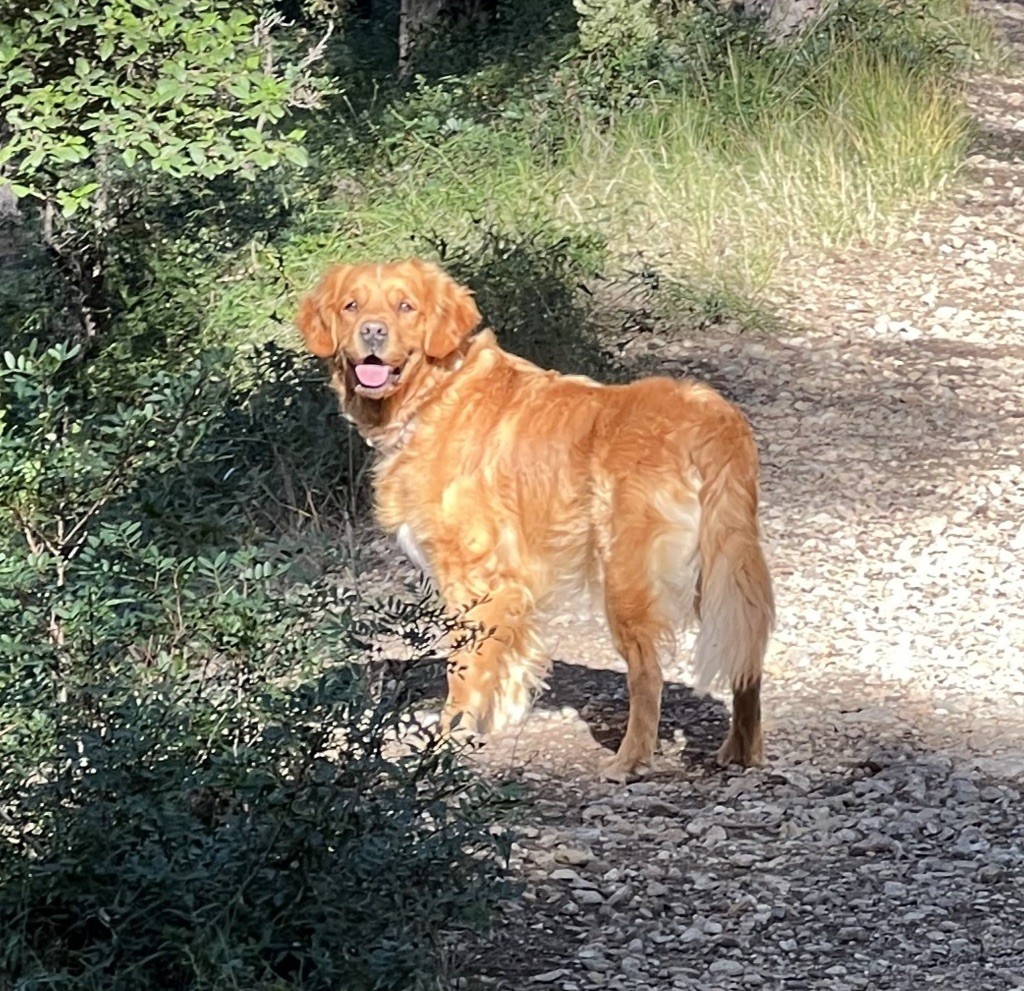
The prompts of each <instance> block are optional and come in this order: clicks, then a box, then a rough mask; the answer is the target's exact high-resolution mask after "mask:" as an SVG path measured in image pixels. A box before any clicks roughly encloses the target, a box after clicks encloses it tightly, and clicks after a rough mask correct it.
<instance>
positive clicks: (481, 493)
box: [296, 259, 774, 780]
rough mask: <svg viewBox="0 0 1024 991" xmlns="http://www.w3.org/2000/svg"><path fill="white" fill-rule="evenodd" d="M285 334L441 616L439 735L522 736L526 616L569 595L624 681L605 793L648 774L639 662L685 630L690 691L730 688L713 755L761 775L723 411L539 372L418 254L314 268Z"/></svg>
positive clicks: (542, 663) (744, 502)
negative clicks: (345, 432) (343, 426)
mask: <svg viewBox="0 0 1024 991" xmlns="http://www.w3.org/2000/svg"><path fill="white" fill-rule="evenodd" d="M296 323H297V325H298V327H299V329H300V331H301V332H302V335H303V337H304V338H305V342H306V346H307V347H308V349H309V350H310V351H311V352H312V353H313V354H314V355H317V356H319V357H320V358H323V359H325V360H326V362H327V365H328V368H329V372H330V382H331V385H332V387H333V388H334V390H335V391H336V392H337V394H338V398H339V400H340V403H341V410H342V412H343V414H344V415H345V416H346V417H347V419H348V420H349V421H350V422H352V423H353V424H354V425H355V427H356V429H357V430H358V431H359V433H360V434H361V435H362V437H363V438H364V439H365V440H366V441H367V442H368V443H369V444H370V445H371V446H372V447H373V448H375V449H376V452H377V454H376V459H375V465H374V469H373V483H374V493H375V500H376V511H377V517H378V519H379V521H380V523H381V524H382V526H383V527H384V529H385V530H387V531H389V532H391V533H393V534H395V535H396V536H397V538H398V541H399V543H400V544H401V545H402V547H403V548H404V550H405V551H406V552H407V553H408V554H409V556H410V557H411V558H412V559H413V560H414V561H416V562H417V563H418V564H420V565H421V566H422V567H424V568H425V569H426V570H427V571H429V573H430V574H431V575H432V576H433V578H434V580H435V581H436V583H437V585H438V586H439V588H440V591H441V593H442V595H443V596H444V599H445V601H446V603H447V607H448V608H449V609H450V610H451V612H452V614H453V616H454V617H456V618H457V620H458V623H459V628H460V630H461V631H462V632H461V633H460V634H459V635H457V636H455V637H454V638H453V643H452V645H451V654H450V658H449V661H448V667H447V681H448V697H447V701H446V703H445V706H444V710H443V713H442V727H443V728H444V729H445V730H446V731H450V730H451V729H453V728H458V729H459V731H460V732H463V731H464V732H466V733H470V734H485V733H488V732H494V731H497V730H500V729H502V728H503V727H506V726H509V725H513V724H515V723H516V722H518V721H520V720H522V719H523V718H524V717H525V715H526V713H527V712H528V711H529V707H530V705H531V704H532V701H533V698H534V696H535V695H536V693H537V692H538V691H540V690H541V689H542V688H544V687H545V684H544V682H545V678H546V676H547V673H548V669H549V665H550V660H549V658H548V655H547V654H546V653H545V651H544V646H543V642H542V640H541V637H540V633H539V620H540V617H541V616H542V614H543V613H544V612H545V610H546V609H548V608H550V607H551V606H552V604H553V603H556V602H557V600H558V597H559V596H560V595H565V594H566V593H573V592H577V591H581V590H583V589H584V588H590V589H591V590H592V591H594V592H596V593H597V594H598V595H600V596H602V597H603V606H604V612H605V615H606V617H607V621H608V627H609V630H610V632H611V636H612V639H613V641H614V644H615V647H616V648H617V650H618V652H619V653H620V654H621V655H622V657H623V658H624V659H625V662H626V665H627V682H628V687H629V717H628V720H627V725H626V731H625V735H624V737H623V739H622V743H621V746H620V747H619V749H618V751H617V753H616V754H615V755H614V757H612V758H610V759H609V760H608V761H607V762H606V765H605V766H604V773H605V775H606V776H607V777H609V778H612V779H617V780H625V779H628V778H629V777H631V776H633V775H635V774H637V773H638V772H640V771H641V770H642V769H643V768H644V767H645V766H647V765H649V763H650V761H651V759H652V756H653V754H654V750H655V747H656V745H657V742H658V723H659V719H660V711H661V694H662V682H663V678H662V673H661V667H660V663H659V655H661V654H663V653H664V652H665V651H666V650H669V649H671V647H672V643H673V633H674V632H675V631H677V630H679V629H680V628H683V627H685V626H686V625H687V624H689V623H691V622H693V621H694V620H697V621H699V624H700V626H699V632H698V636H697V640H696V646H695V649H694V667H695V671H696V682H697V685H698V688H700V689H706V688H707V687H708V686H710V685H711V684H712V683H713V682H715V681H717V680H723V681H728V682H729V683H730V684H731V688H732V719H731V723H730V728H729V732H728V734H727V736H726V738H725V741H724V742H723V743H722V745H721V748H720V749H719V751H718V754H717V756H718V760H719V762H720V763H723V764H733V763H736V764H742V765H751V764H757V763H759V762H760V761H761V757H762V732H761V703H760V693H761V676H762V663H763V658H764V653H765V650H766V647H767V643H768V638H769V635H770V632H771V629H772V626H773V623H774V602H773V595H772V584H771V578H770V575H769V571H768V567H767V564H766V562H765V558H764V554H763V552H762V548H761V542H760V539H759V528H758V520H757V506H758V456H757V448H756V446H755V443H754V438H753V434H752V432H751V429H750V427H749V425H748V423H747V420H746V418H745V417H744V415H743V414H742V413H741V412H740V411H739V410H738V409H737V408H736V407H735V406H733V405H732V404H731V403H730V402H728V401H727V400H726V399H725V398H724V397H722V396H721V395H720V394H719V393H717V392H716V391H714V390H713V389H711V388H710V387H708V386H706V385H703V384H700V383H697V382H691V381H674V380H672V379H668V378H645V379H640V380H638V381H635V382H633V383H631V384H627V385H602V384H600V383H598V382H595V381H593V380H591V379H589V378H584V377H581V376H573V375H563V374H560V373H558V372H555V371H546V370H544V369H541V368H539V367H537V366H536V365H534V364H532V363H530V362H529V361H526V360H525V359H523V358H520V357H516V356H515V355H512V354H510V353H508V352H506V351H504V350H502V348H501V347H500V346H499V345H498V342H497V339H496V337H495V335H494V333H493V332H492V331H491V330H489V329H480V324H481V316H480V312H479V310H478V309H477V306H476V303H475V301H474V299H473V295H472V293H471V292H470V290H469V289H467V288H466V287H464V286H462V285H459V284H458V283H456V282H455V281H454V280H453V279H452V278H450V277H449V276H448V275H447V274H446V273H444V272H443V271H442V270H441V269H439V268H438V267H436V266H434V265H433V264H431V263H428V262H425V261H421V260H417V259H413V260H408V261H399V262H392V263H389V264H362V265H337V266H334V267H332V268H329V269H328V270H327V271H326V272H325V274H324V275H323V277H322V279H321V280H320V283H319V285H318V286H317V287H316V288H315V289H314V290H313V291H312V292H310V293H309V294H307V295H306V296H304V297H303V298H302V300H301V302H300V305H299V309H298V313H297V316H296Z"/></svg>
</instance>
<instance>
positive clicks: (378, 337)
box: [359, 320, 388, 347]
mask: <svg viewBox="0 0 1024 991" xmlns="http://www.w3.org/2000/svg"><path fill="white" fill-rule="evenodd" d="M359 336H360V337H361V338H362V339H363V343H364V344H367V345H368V346H369V347H374V346H375V345H378V344H383V343H384V342H385V341H386V340H387V339H388V326H387V324H386V323H382V322H381V321H380V320H366V321H365V322H364V323H363V324H361V325H360V327H359Z"/></svg>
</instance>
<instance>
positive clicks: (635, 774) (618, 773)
mask: <svg viewBox="0 0 1024 991" xmlns="http://www.w3.org/2000/svg"><path fill="white" fill-rule="evenodd" d="M649 764H650V759H646V760H645V759H643V758H641V757H637V756H634V755H633V754H621V753H618V754H615V756H614V757H608V758H607V759H606V760H603V761H602V762H601V777H602V778H604V780H605V781H615V782H617V783H618V784H623V785H624V784H626V783H627V782H629V781H635V780H636V779H637V778H640V777H642V776H643V772H644V770H645V769H646V768H647V766H648V765H649Z"/></svg>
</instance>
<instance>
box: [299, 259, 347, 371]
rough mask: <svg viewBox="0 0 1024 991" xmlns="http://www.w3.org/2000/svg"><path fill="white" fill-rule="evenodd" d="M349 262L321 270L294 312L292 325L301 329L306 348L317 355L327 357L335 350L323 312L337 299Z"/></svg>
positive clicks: (336, 344) (332, 335) (334, 343)
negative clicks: (310, 290)
mask: <svg viewBox="0 0 1024 991" xmlns="http://www.w3.org/2000/svg"><path fill="white" fill-rule="evenodd" d="M349 270H350V266H349V265H334V266H332V267H331V268H329V269H328V270H327V271H326V272H324V275H323V278H322V279H321V280H320V284H319V285H318V286H317V287H316V289H314V290H313V291H312V292H311V293H307V294H306V295H305V296H303V297H302V299H301V300H300V301H299V312H298V313H296V314H295V324H296V326H297V327H298V328H299V330H301V331H302V336H303V337H304V338H305V340H306V347H307V348H309V350H310V351H312V352H313V354H315V355H316V356H317V357H318V358H330V357H331V355H333V354H334V353H335V352H336V351H337V350H338V342H337V341H336V340H335V339H334V334H333V333H332V332H331V327H330V326H328V322H327V321H328V320H329V319H330V317H329V316H328V318H327V319H326V320H325V319H324V312H325V310H328V311H329V309H330V307H331V305H332V304H334V303H335V302H337V297H338V290H339V287H340V286H341V284H342V283H343V282H344V281H345V279H346V278H347V277H348V274H349Z"/></svg>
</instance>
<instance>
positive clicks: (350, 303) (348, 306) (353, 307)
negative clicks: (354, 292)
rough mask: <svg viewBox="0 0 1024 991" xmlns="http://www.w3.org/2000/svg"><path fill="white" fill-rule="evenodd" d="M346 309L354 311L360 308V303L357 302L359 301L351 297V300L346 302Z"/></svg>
mask: <svg viewBox="0 0 1024 991" xmlns="http://www.w3.org/2000/svg"><path fill="white" fill-rule="evenodd" d="M345 309H346V310H349V311H352V310H358V309H359V304H358V303H357V302H356V301H355V300H354V299H350V300H349V301H348V302H347V303H346V304H345Z"/></svg>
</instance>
